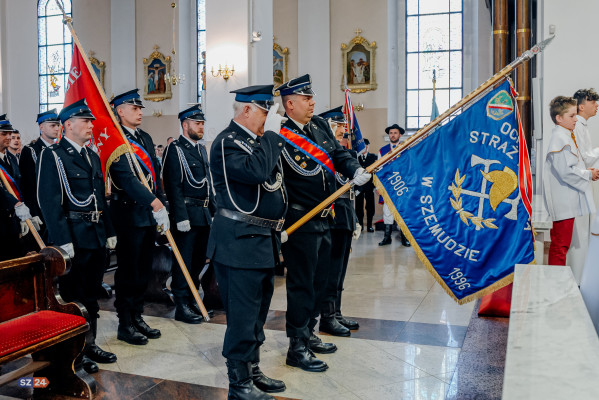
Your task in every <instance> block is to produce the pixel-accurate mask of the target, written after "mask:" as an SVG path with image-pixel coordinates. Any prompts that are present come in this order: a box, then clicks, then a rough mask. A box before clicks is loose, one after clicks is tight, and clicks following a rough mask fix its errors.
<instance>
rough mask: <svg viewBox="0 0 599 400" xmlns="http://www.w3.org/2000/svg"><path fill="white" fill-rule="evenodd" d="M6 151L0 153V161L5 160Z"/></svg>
mask: <svg viewBox="0 0 599 400" xmlns="http://www.w3.org/2000/svg"><path fill="white" fill-rule="evenodd" d="M7 151H8V149H4V153H2V152H0V159H1V160H2V161H4V159H5V158H6V152H7Z"/></svg>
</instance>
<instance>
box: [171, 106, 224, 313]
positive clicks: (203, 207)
mask: <svg viewBox="0 0 599 400" xmlns="http://www.w3.org/2000/svg"><path fill="white" fill-rule="evenodd" d="M179 120H180V121H181V129H182V130H183V134H182V135H181V136H179V138H178V139H177V140H174V141H173V142H171V144H169V145H168V146H167V148H166V151H165V152H164V156H163V161H164V163H163V164H164V166H163V169H162V179H163V182H164V191H165V193H166V197H167V198H168V202H169V210H170V217H171V223H172V226H174V227H175V229H173V237H174V239H175V243H176V244H177V247H178V248H179V251H180V252H181V256H182V257H183V261H184V262H185V265H186V266H187V268H188V270H189V273H190V275H191V277H192V278H193V279H194V282H195V284H196V286H197V284H198V282H197V281H198V280H199V275H200V272H202V269H203V268H204V265H205V264H206V245H207V244H208V236H209V235H210V225H211V224H212V214H213V213H214V210H215V208H214V207H215V204H214V195H213V192H212V189H213V188H212V181H211V179H210V169H209V168H210V166H209V164H208V155H207V153H206V148H205V147H204V145H202V144H201V143H200V142H199V141H200V140H201V139H202V137H203V136H204V121H205V119H204V114H203V113H202V110H201V109H200V108H199V106H197V105H195V106H193V107H191V108H188V109H186V110H184V111H181V112H180V113H179ZM172 274H173V280H172V283H171V291H172V293H173V296H174V298H175V304H176V306H177V310H176V311H175V319H176V320H177V321H183V322H186V323H189V324H199V323H200V322H202V319H203V317H202V315H201V312H200V310H199V309H197V308H196V306H195V300H194V298H193V295H192V293H191V290H190V289H189V287H188V285H187V281H186V280H185V276H184V275H183V273H182V272H181V268H180V267H179V264H178V263H177V261H176V260H173V266H172Z"/></svg>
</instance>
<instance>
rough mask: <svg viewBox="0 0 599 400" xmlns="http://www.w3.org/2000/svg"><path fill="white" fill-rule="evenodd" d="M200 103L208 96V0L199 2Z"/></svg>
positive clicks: (199, 0)
mask: <svg viewBox="0 0 599 400" xmlns="http://www.w3.org/2000/svg"><path fill="white" fill-rule="evenodd" d="M197 28H198V103H201V102H202V96H204V95H205V94H206V0H198V24H197Z"/></svg>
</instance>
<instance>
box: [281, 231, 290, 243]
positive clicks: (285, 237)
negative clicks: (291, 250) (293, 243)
mask: <svg viewBox="0 0 599 400" xmlns="http://www.w3.org/2000/svg"><path fill="white" fill-rule="evenodd" d="M287 239H289V236H288V235H287V232H286V231H283V232H281V244H283V243H285V242H286V241H287Z"/></svg>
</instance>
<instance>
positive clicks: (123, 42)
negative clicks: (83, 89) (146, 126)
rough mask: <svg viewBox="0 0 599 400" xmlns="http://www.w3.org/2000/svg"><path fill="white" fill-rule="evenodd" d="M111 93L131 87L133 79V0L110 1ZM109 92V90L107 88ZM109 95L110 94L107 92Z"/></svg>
mask: <svg viewBox="0 0 599 400" xmlns="http://www.w3.org/2000/svg"><path fill="white" fill-rule="evenodd" d="M110 43H111V48H110V59H111V64H112V65H111V66H110V68H109V71H111V77H110V80H111V82H112V88H111V89H112V93H114V94H119V93H122V92H124V91H126V90H130V89H133V88H134V87H135V85H136V82H137V81H136V80H135V0H112V1H111V2H110ZM107 92H108V93H110V90H107ZM109 95H110V94H109Z"/></svg>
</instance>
